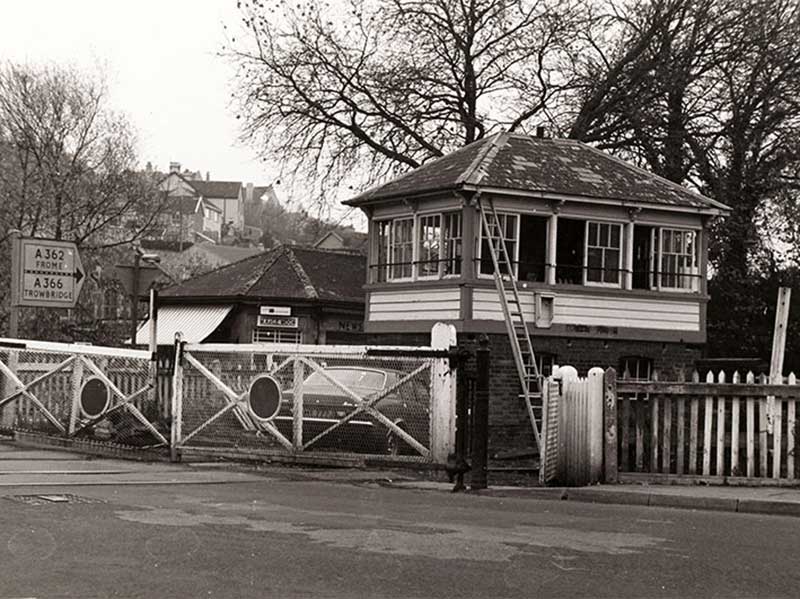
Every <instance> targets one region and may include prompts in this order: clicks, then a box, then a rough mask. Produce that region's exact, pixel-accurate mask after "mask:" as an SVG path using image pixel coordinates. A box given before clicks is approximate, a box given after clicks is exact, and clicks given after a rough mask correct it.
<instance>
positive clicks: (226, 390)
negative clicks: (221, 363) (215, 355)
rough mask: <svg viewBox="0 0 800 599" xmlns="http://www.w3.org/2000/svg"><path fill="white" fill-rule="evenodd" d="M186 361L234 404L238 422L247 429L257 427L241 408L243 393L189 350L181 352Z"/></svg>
mask: <svg viewBox="0 0 800 599" xmlns="http://www.w3.org/2000/svg"><path fill="white" fill-rule="evenodd" d="M183 356H184V358H185V359H186V361H187V362H188V363H189V364H191V365H192V366H193V367H194V368H196V369H197V370H198V371H199V372H200V374H202V375H203V376H204V377H206V378H207V379H208V380H209V381H211V382H212V383H213V385H214V386H215V387H216V388H217V389H219V390H220V391H221V392H222V394H223V395H224V396H225V400H226V401H230V402H232V403H233V404H234V406H233V408H234V411H233V413H234V415H235V416H236V419H237V420H238V421H239V424H241V425H242V428H244V429H245V430H247V431H254V430H257V429H258V426H257V425H256V424H255V423H254V422H253V420H252V419H251V418H250V416H249V415H248V414H247V412H246V411H244V410H242V408H241V406H240V405H239V402H241V401H242V399H243V397H244V394H239V393H236V391H234V390H233V389H231V388H230V387H229V386H228V385H226V384H225V383H224V381H222V380H220V379H219V377H217V375H215V374H214V373H213V372H211V371H210V370H209V369H208V368H206V367H205V366H204V365H203V364H202V363H201V362H200V361H199V360H198V359H197V358H195V357H194V356H193V355H192V354H190V353H189V352H184V354H183Z"/></svg>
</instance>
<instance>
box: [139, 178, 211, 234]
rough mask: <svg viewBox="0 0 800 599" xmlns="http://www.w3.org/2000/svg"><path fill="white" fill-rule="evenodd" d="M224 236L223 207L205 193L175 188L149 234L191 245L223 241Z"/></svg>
mask: <svg viewBox="0 0 800 599" xmlns="http://www.w3.org/2000/svg"><path fill="white" fill-rule="evenodd" d="M221 235H222V213H221V211H220V209H219V208H217V207H216V206H215V205H214V204H212V203H211V202H209V201H207V200H205V199H204V198H203V197H201V196H198V195H186V194H185V190H174V192H170V193H169V195H168V197H167V200H166V202H165V205H164V209H163V210H162V212H161V214H159V215H158V218H157V220H156V222H155V223H154V225H153V227H151V230H150V232H149V234H148V237H153V238H156V239H159V240H163V241H171V242H177V243H178V244H180V245H182V244H188V245H191V244H193V243H195V242H202V241H205V242H209V243H219V240H220V237H221Z"/></svg>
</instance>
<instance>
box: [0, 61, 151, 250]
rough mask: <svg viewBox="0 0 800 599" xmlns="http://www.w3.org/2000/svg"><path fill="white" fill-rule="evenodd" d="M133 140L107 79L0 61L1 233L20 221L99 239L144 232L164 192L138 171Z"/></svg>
mask: <svg viewBox="0 0 800 599" xmlns="http://www.w3.org/2000/svg"><path fill="white" fill-rule="evenodd" d="M134 144H135V139H134V135H133V132H132V129H131V127H130V126H129V124H128V123H127V121H126V120H125V119H124V118H123V117H122V116H121V115H119V114H115V113H113V112H112V111H110V110H109V108H108V107H107V98H106V88H105V85H104V83H103V81H102V80H101V79H99V78H95V77H92V76H90V75H87V74H85V73H81V72H79V71H77V70H75V69H71V68H65V67H59V66H42V67H39V66H29V65H17V64H11V63H9V64H6V65H3V66H1V67H0V146H2V148H3V152H2V155H3V158H2V159H0V198H1V199H2V204H0V224H2V226H3V227H4V230H3V231H0V238H2V236H3V235H5V233H6V231H5V229H8V228H9V227H13V228H16V229H19V230H21V231H22V232H23V234H27V235H36V236H42V237H52V238H55V239H69V240H72V241H75V242H76V243H78V244H79V245H88V246H91V247H104V246H109V245H119V244H124V243H129V242H130V241H132V240H134V239H136V238H137V237H138V236H139V235H140V234H141V232H142V231H143V230H145V229H146V228H147V226H148V225H149V224H150V223H151V222H152V220H153V218H154V217H155V215H156V214H157V213H158V211H159V209H160V204H161V203H162V202H163V198H162V197H161V195H160V194H158V192H157V188H156V186H155V184H154V183H155V182H154V181H152V180H149V178H148V177H147V176H146V175H144V174H142V173H138V172H137V171H136V154H135V147H134Z"/></svg>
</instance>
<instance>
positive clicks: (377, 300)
mask: <svg viewBox="0 0 800 599" xmlns="http://www.w3.org/2000/svg"><path fill="white" fill-rule="evenodd" d="M495 293H496V292H495ZM460 308H461V292H460V291H459V288H458V287H453V288H451V289H414V290H406V291H373V292H371V293H370V295H369V319H370V320H372V321H379V320H457V319H459V318H461V314H460Z"/></svg>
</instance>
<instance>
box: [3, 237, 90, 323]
mask: <svg viewBox="0 0 800 599" xmlns="http://www.w3.org/2000/svg"><path fill="white" fill-rule="evenodd" d="M11 276H12V281H11V292H12V305H15V306H38V307H46V308H74V307H75V304H76V303H77V301H78V295H79V294H80V292H81V288H82V287H83V283H84V279H85V276H84V272H83V264H82V263H81V257H80V255H79V254H78V248H77V247H76V246H75V244H74V243H71V242H69V241H56V240H51V239H36V238H33V237H19V238H16V239H14V247H13V248H12V268H11Z"/></svg>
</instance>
